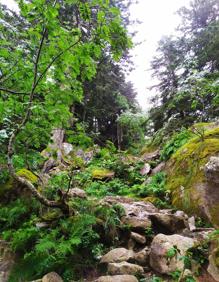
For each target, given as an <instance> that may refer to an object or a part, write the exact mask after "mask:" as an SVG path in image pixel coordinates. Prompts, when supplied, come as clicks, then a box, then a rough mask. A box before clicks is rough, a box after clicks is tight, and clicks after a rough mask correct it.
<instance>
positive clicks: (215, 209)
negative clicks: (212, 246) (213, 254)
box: [210, 203, 219, 259]
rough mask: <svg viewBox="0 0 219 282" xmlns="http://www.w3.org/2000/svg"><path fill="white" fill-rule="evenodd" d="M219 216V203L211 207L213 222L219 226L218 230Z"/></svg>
mask: <svg viewBox="0 0 219 282" xmlns="http://www.w3.org/2000/svg"><path fill="white" fill-rule="evenodd" d="M218 214H219V203H218V204H216V205H213V206H212V207H210V215H211V221H212V222H214V225H215V226H217V228H219V216H218ZM218 249H219V246H218ZM218 259H219V258H218Z"/></svg>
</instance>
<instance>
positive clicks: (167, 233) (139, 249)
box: [0, 196, 219, 282]
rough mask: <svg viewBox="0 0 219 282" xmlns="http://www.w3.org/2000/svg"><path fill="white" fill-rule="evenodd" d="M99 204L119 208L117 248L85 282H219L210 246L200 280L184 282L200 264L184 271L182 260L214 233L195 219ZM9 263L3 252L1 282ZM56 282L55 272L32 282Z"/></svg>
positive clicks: (119, 201) (128, 203) (149, 207)
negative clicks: (173, 277) (174, 276)
mask: <svg viewBox="0 0 219 282" xmlns="http://www.w3.org/2000/svg"><path fill="white" fill-rule="evenodd" d="M100 204H101V205H105V206H109V207H111V206H113V205H119V206H121V207H122V208H123V210H124V214H123V216H122V217H121V222H120V226H119V227H118V230H117V232H118V237H119V240H118V242H119V245H118V246H117V247H116V248H114V249H111V250H110V251H109V252H108V253H106V254H105V255H103V256H102V257H101V258H100V262H99V268H100V273H101V276H100V277H99V278H95V279H93V280H85V281H89V282H90V281H92V282H137V281H148V282H149V281H150V282H151V281H185V282H187V281H200V282H214V281H219V272H218V267H217V266H216V264H215V261H214V259H213V253H214V249H213V248H212V246H210V248H211V249H210V251H209V255H210V257H209V261H210V263H209V265H208V266H206V269H205V270H204V272H203V274H202V276H200V279H197V280H187V279H188V278H189V277H190V278H191V277H192V275H193V274H194V273H197V269H198V268H199V265H198V263H196V262H195V261H192V267H191V269H190V270H189V269H186V268H185V265H184V263H183V260H182V258H183V257H185V256H186V252H187V251H188V250H189V249H191V248H197V246H199V245H201V244H202V243H203V242H204V240H206V239H207V238H208V235H209V234H210V233H211V232H212V231H213V230H214V229H212V228H196V227H195V224H194V218H193V217H191V218H189V217H188V216H187V215H186V214H185V213H184V212H183V211H173V210H170V209H163V210H162V209H158V208H156V207H155V206H154V205H153V204H151V203H150V202H144V201H135V200H133V199H130V198H125V197H119V196H108V197H105V198H104V199H102V200H101V203H100ZM124 230H125V232H124ZM109 237H110V234H109ZM10 265H11V257H10V255H8V254H7V256H5V257H4V254H2V256H1V261H0V282H5V281H7V279H6V278H5V277H7V272H8V270H9V269H10V267H9V266H10ZM7 266H8V267H7ZM177 271H178V272H180V274H179V278H178V280H171V279H170V277H171V276H170V275H171V273H176V272H177ZM203 275H204V276H203ZM154 276H156V277H161V278H162V280H153V277H154ZM203 277H204V278H203ZM61 281H63V280H62V278H61V277H60V276H59V275H58V274H56V273H54V272H52V273H49V274H47V275H45V276H44V277H43V278H42V279H40V280H37V282H61Z"/></svg>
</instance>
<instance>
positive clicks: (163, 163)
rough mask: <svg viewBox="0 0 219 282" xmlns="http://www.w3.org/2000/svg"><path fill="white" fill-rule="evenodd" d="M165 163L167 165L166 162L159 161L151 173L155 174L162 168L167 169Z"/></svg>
mask: <svg viewBox="0 0 219 282" xmlns="http://www.w3.org/2000/svg"><path fill="white" fill-rule="evenodd" d="M165 165H166V163H165V162H161V163H159V164H158V165H157V166H156V167H155V168H153V169H152V171H151V175H155V174H156V173H158V172H161V171H162V170H164V169H165Z"/></svg>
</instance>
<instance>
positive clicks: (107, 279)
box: [95, 275, 138, 282]
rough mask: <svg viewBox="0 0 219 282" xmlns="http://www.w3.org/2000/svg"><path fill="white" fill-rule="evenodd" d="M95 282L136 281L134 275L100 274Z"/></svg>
mask: <svg viewBox="0 0 219 282" xmlns="http://www.w3.org/2000/svg"><path fill="white" fill-rule="evenodd" d="M95 282H138V280H137V278H136V277H135V276H134V275H113V276H109V275H108V276H101V277H99V278H98V279H97V280H95Z"/></svg>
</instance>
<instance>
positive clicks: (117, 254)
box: [100, 248, 134, 263]
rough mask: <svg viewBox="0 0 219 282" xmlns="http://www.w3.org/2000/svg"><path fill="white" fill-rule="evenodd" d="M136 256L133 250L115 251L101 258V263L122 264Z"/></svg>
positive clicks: (122, 249) (120, 249) (121, 249)
mask: <svg viewBox="0 0 219 282" xmlns="http://www.w3.org/2000/svg"><path fill="white" fill-rule="evenodd" d="M133 256H134V252H133V251H132V250H127V249H125V248H117V249H113V250H111V251H110V252H108V253H107V254H105V255H104V256H102V258H101V261H100V262H101V263H111V262H122V261H128V260H129V259H130V258H132V257H133Z"/></svg>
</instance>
